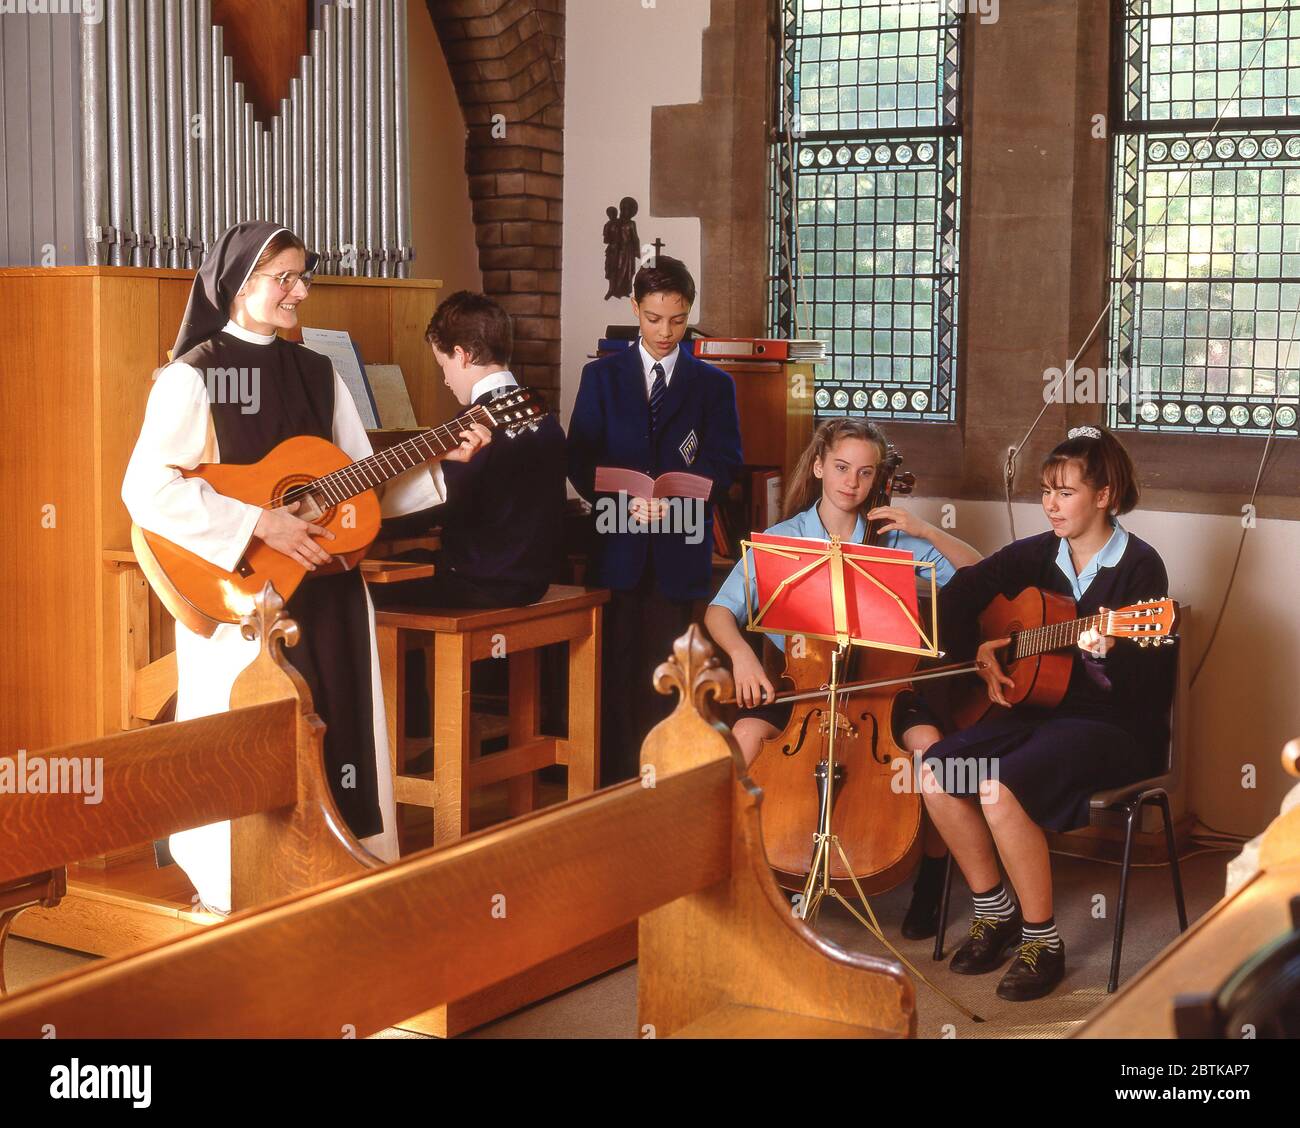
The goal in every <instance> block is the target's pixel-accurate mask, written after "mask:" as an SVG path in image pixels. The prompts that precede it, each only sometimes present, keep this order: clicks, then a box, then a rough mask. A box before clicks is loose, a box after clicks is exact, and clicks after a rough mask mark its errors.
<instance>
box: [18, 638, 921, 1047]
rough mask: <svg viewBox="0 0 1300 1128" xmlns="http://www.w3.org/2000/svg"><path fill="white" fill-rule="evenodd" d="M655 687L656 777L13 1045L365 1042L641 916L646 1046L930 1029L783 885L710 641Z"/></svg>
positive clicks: (297, 917) (70, 1011) (252, 920)
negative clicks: (101, 1040)
mask: <svg viewBox="0 0 1300 1128" xmlns="http://www.w3.org/2000/svg"><path fill="white" fill-rule="evenodd" d="M656 682H657V685H658V687H659V689H660V691H661V692H671V691H672V690H676V691H677V692H678V693H679V694H680V700H679V702H678V705H677V708H676V710H675V711H674V712H673V714H672V715H671V716H670V717H669V718H668V719H667V720H665V721H664V722H663V723H662V724H660V725H659V726H657V727H656V728H655V729H654V730H653V731H652V732H651V733H650V735H649V736H648V737H647V739H646V742H645V745H644V746H643V749H642V763H643V776H642V779H641V780H639V781H632V782H629V783H625V784H622V785H620V786H618V787H615V788H611V789H608V790H606V791H602V792H598V793H596V794H594V795H590V796H588V797H586V798H583V799H577V800H570V801H568V802H566V803H563V804H560V805H558V806H555V807H550V808H548V809H546V810H543V811H539V812H536V813H534V814H532V815H528V816H525V817H523V818H521V819H518V820H516V821H514V822H512V823H509V824H506V825H503V826H501V827H498V828H494V829H490V830H486V831H482V832H480V833H478V834H474V835H470V836H469V837H467V838H465V839H463V840H462V841H460V842H458V843H455V844H453V845H451V846H449V847H444V848H438V847H434V848H432V849H430V850H428V851H425V852H423V853H420V854H417V855H414V856H412V857H410V858H408V859H405V860H403V861H402V862H399V863H397V864H395V865H391V866H387V867H384V868H383V869H380V870H377V871H375V872H373V873H369V874H366V875H363V876H360V877H355V878H352V879H340V880H336V881H333V882H331V883H329V884H328V885H327V886H325V887H323V888H319V889H316V890H312V891H309V892H306V893H302V894H298V895H295V896H292V897H289V898H287V899H284V900H282V901H280V902H279V903H277V904H275V905H271V906H268V907H266V908H263V909H260V910H255V911H252V912H246V913H241V914H238V915H237V916H236V917H234V918H232V919H230V920H228V921H226V922H225V923H223V924H221V925H218V926H216V927H213V928H211V929H208V930H206V931H205V932H204V933H202V934H200V935H196V936H189V937H183V938H179V939H177V940H173V941H168V942H165V943H162V944H158V945H155V946H154V947H152V948H151V949H149V950H148V951H147V952H144V953H141V954H139V955H136V956H131V957H124V958H119V959H114V960H109V961H106V962H105V963H103V964H100V965H98V966H94V967H89V968H85V969H83V970H80V971H77V972H74V973H71V974H69V975H65V976H63V977H61V978H59V979H57V980H54V981H53V982H51V983H49V984H46V985H42V986H37V987H35V988H32V989H30V990H27V991H24V992H20V993H19V994H17V995H14V996H12V997H11V998H10V999H9V1000H8V1001H6V1002H4V1003H3V1004H0V1036H8V1037H41V1036H42V1032H43V1030H45V1029H48V1027H49V1025H53V1027H54V1028H55V1029H56V1030H57V1032H58V1036H59V1037H60V1038H67V1037H114V1038H120V1037H151V1036H182V1035H208V1036H271V1035H275V1036H282V1037H293V1036H314V1037H330V1038H336V1037H339V1036H340V1034H341V1033H354V1034H357V1035H366V1034H370V1033H372V1032H374V1031H377V1030H380V1029H382V1028H384V1027H386V1026H389V1025H391V1024H393V1023H394V1022H397V1021H399V1020H400V1019H401V1018H402V1017H403V1016H404V1015H406V1014H407V1013H409V1012H410V1011H411V1010H412V1009H415V1008H429V1007H433V1006H436V1005H438V1004H440V1003H445V1002H447V1001H448V1000H453V999H458V998H463V997H465V996H466V995H470V994H472V993H474V992H483V991H490V990H492V989H493V988H494V985H499V984H501V983H502V982H504V981H508V980H509V979H510V978H511V977H514V976H518V975H519V974H520V973H522V972H524V971H526V970H527V969H529V968H533V967H536V966H538V965H539V964H543V963H545V962H554V961H557V960H563V959H564V958H565V957H566V956H567V955H569V954H570V953H572V952H574V951H575V950H581V949H582V948H583V946H588V945H591V944H593V943H598V942H599V941H600V939H601V937H602V936H605V935H608V934H609V933H610V931H611V930H613V929H616V928H617V927H618V926H619V925H621V924H623V923H625V922H632V921H639V925H638V927H639V939H640V952H641V956H640V969H639V973H640V974H639V984H638V1012H639V1014H638V1024H639V1030H638V1031H637V1032H638V1033H640V1034H641V1035H642V1036H657V1037H665V1036H670V1035H680V1036H685V1037H690V1036H702V1037H712V1036H744V1037H760V1036H781V1037H786V1036H796V1035H802V1036H817V1037H831V1036H834V1037H844V1036H850V1037H903V1036H909V1035H912V1034H914V1033H915V1024H916V1017H915V1009H914V997H913V988H912V984H911V981H910V980H909V979H908V978H907V976H906V975H905V974H904V973H903V971H902V969H901V968H900V967H899V966H898V965H897V964H895V963H893V962H891V961H886V960H883V959H880V958H878V957H874V956H868V955H863V954H857V953H850V952H847V951H844V950H843V949H841V948H839V947H837V946H836V945H834V944H833V943H831V942H830V941H828V940H826V939H824V938H822V937H819V936H817V935H816V934H814V933H813V932H811V931H810V930H809V929H808V927H807V925H806V924H805V923H804V922H803V921H801V920H799V919H797V918H796V917H795V916H794V915H793V914H792V913H791V912H790V906H789V903H788V901H787V900H786V898H785V896H784V895H783V894H782V892H781V891H780V890H779V889H778V888H777V886H776V884H775V882H774V881H773V879H772V875H771V872H770V870H769V869H768V866H767V860H766V857H765V855H764V852H763V846H762V840H761V833H760V825H759V808H760V803H761V798H762V796H761V792H759V791H758V790H757V789H756V788H755V787H754V786H753V785H752V784H751V783H750V782H749V781H748V779H747V778H745V777H744V776H743V775H742V774H741V770H742V769H741V760H740V756H739V752H738V749H737V748H736V745H735V742H734V740H733V739H732V738H731V736H730V733H729V732H728V731H727V730H726V729H725V728H724V727H723V726H722V725H721V724H719V723H718V722H717V721H716V720H714V718H713V716H712V712H711V707H710V698H712V697H721V698H724V699H725V698H726V697H729V696H730V694H731V678H730V675H729V674H728V673H727V672H726V671H725V670H723V669H721V668H720V667H719V666H718V664H717V662H716V660H715V659H714V658H713V657H712V648H711V647H710V646H709V644H708V643H707V642H706V641H705V640H704V639H703V637H702V635H701V634H700V633H699V631H698V629H697V628H695V627H692V628H691V629H690V631H689V632H688V633H687V634H686V635H685V636H683V638H682V639H680V640H678V643H677V645H676V647H675V654H674V656H673V659H672V660H671V661H669V662H667V663H665V664H664V665H663V666H661V667H660V668H659V670H658V671H657V673H656ZM231 716H232V717H233V716H235V714H231ZM191 723H192V724H198V723H199V722H191ZM645 765H648V769H649V770H648V771H647V770H646V768H645V767H644V766H645ZM47 853H48V851H47ZM323 984H327V985H328V986H327V988H326V989H324V990H323V989H322V985H323Z"/></svg>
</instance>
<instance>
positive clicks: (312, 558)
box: [253, 501, 334, 572]
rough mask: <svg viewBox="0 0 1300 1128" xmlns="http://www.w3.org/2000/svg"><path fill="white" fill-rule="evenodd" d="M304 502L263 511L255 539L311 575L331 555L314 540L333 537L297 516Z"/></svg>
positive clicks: (258, 521)
mask: <svg viewBox="0 0 1300 1128" xmlns="http://www.w3.org/2000/svg"><path fill="white" fill-rule="evenodd" d="M301 504H302V503H301V502H297V501H295V502H294V503H293V504H292V505H286V506H282V507H280V508H277V509H263V510H262V516H260V517H259V518H258V519H257V527H256V528H255V529H254V530H253V536H255V537H258V538H259V539H261V540H262V541H264V542H265V543H266V544H268V545H270V546H271V547H272V548H273V549H275V550H276V552H283V553H284V554H285V556H287V557H289V558H290V559H291V560H296V561H297V562H298V563H299V564H301V565H302V566H303V567H304V568H306V569H307V570H308V571H309V572H314V571H315V570H316V566H317V565H318V564H328V563H329V562H330V561H331V560H332V559H333V557H331V556H330V554H329V553H328V552H326V551H325V550H324V549H323V548H321V546H320V545H319V544H317V543H316V541H315V540H314V539H313V538H315V537H322V538H323V539H325V540H333V539H334V534H333V533H331V532H330V531H329V529H326V528H324V527H323V526H321V525H313V524H312V523H311V522H310V521H304V520H303V519H302V518H301V517H295V516H294V514H295V513H296V512H297V510H298V506H299V505H301Z"/></svg>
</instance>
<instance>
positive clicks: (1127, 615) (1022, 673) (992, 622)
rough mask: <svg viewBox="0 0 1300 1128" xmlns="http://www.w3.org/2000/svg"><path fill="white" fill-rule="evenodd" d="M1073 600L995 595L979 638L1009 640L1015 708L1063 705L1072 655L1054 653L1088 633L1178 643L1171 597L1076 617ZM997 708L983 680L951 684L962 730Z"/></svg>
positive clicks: (1010, 696) (1007, 660)
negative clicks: (1097, 632) (1008, 597)
mask: <svg viewBox="0 0 1300 1128" xmlns="http://www.w3.org/2000/svg"><path fill="white" fill-rule="evenodd" d="M1075 610H1076V608H1075V606H1074V600H1073V599H1071V598H1070V597H1069V596H1066V595H1058V594H1057V593H1056V592H1051V591H1043V590H1041V589H1039V588H1033V587H1031V588H1025V590H1024V591H1022V592H1021V593H1020V594H1019V595H1017V596H1016V597H1015V598H1014V599H1007V598H1006V597H1005V596H1002V595H999V596H997V597H996V598H995V599H994V600H993V601H992V602H991V603H990V604H989V605H988V607H986V608H985V609H984V613H983V614H982V615H981V616H980V636H981V637H982V638H983V639H984V640H985V641H986V642H987V641H989V640H991V639H997V638H1010V639H1011V641H1010V643H1008V644H1007V645H1006V646H1005V647H1003V648H1002V649H1001V650H1000V651H999V652H998V661H999V662H1000V663H1001V665H1002V668H1003V670H1005V671H1006V675H1007V677H1009V678H1010V679H1011V680H1012V681H1014V682H1015V683H1016V684H1015V686H1014V687H1012V688H1004V689H1003V691H1002V695H1003V697H1005V698H1006V699H1007V700H1008V701H1009V702H1011V704H1012V705H1031V706H1037V707H1039V708H1044V709H1050V708H1052V707H1053V706H1054V705H1059V704H1060V702H1061V700H1062V699H1063V698H1064V697H1065V691H1066V689H1067V688H1068V687H1069V684H1070V671H1071V670H1072V669H1073V664H1074V655H1073V654H1055V653H1053V651H1056V650H1065V649H1066V648H1068V647H1074V646H1076V645H1077V644H1078V642H1079V636H1080V635H1081V634H1083V632H1084V631H1087V630H1095V631H1099V632H1101V633H1102V634H1104V635H1110V636H1111V637H1112V638H1117V639H1123V638H1129V639H1135V640H1137V642H1138V644H1139V645H1141V646H1151V645H1155V646H1162V645H1165V644H1172V643H1173V641H1174V637H1173V636H1174V628H1175V627H1176V626H1177V625H1178V604H1176V603H1175V602H1174V601H1173V600H1172V599H1167V598H1166V599H1151V600H1147V601H1144V602H1142V603H1134V604H1132V605H1131V606H1129V607H1121V608H1120V609H1119V610H1118V611H1103V612H1100V613H1098V614H1096V615H1088V616H1085V617H1084V618H1082V619H1077V618H1075V617H1074V616H1075ZM995 709H1002V706H1001V705H995V704H994V703H993V702H992V701H990V700H989V697H988V689H987V687H986V686H985V684H984V682H983V680H980V681H970V680H963V681H962V682H961V683H956V684H954V685H953V693H952V720H953V725H954V726H955V727H956V728H958V729H964V728H968V727H969V726H970V725H973V724H975V723H976V722H977V721H980V720H982V719H983V718H984V717H985V716H987V715H988V714H989V713H990V712H992V711H993V710H995Z"/></svg>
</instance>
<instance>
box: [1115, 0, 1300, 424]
mask: <svg viewBox="0 0 1300 1128" xmlns="http://www.w3.org/2000/svg"><path fill="white" fill-rule="evenodd" d="M1115 3H1116V5H1117V12H1118V14H1119V19H1118V21H1117V24H1116V28H1117V33H1118V34H1119V40H1118V43H1117V44H1116V48H1117V49H1116V59H1115V66H1116V75H1117V92H1118V95H1119V98H1120V99H1121V102H1120V106H1119V110H1120V117H1119V121H1118V122H1117V123H1116V128H1115V130H1114V137H1113V142H1112V144H1113V154H1114V168H1113V176H1114V198H1113V212H1114V232H1113V248H1112V256H1111V266H1110V286H1111V312H1110V347H1109V368H1110V370H1111V372H1112V373H1113V374H1114V375H1113V378H1112V384H1111V387H1112V395H1111V396H1110V403H1109V405H1108V410H1109V413H1110V424H1111V426H1113V427H1117V428H1119V429H1121V430H1122V429H1125V428H1128V429H1137V430H1143V431H1181V432H1192V433H1197V432H1206V433H1217V434H1265V433H1268V432H1269V431H1270V430H1272V431H1274V433H1276V434H1283V435H1287V434H1289V435H1295V434H1296V412H1297V393H1298V392H1300V339H1297V338H1298V337H1300V334H1297V328H1298V326H1297V320H1300V4H1296V3H1294V2H1289V0H1115Z"/></svg>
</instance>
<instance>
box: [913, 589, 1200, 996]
mask: <svg viewBox="0 0 1300 1128" xmlns="http://www.w3.org/2000/svg"><path fill="white" fill-rule="evenodd" d="M1185 611H1186V608H1180V614H1181V613H1184V612H1185ZM1185 621H1186V620H1185V619H1184V622H1185ZM1181 650H1182V648H1181V647H1179V651H1178V652H1179V654H1180V657H1181ZM1177 676H1178V681H1177V683H1176V686H1175V692H1174V699H1173V701H1172V703H1171V704H1170V707H1169V744H1168V748H1167V751H1166V756H1165V770H1164V772H1162V773H1161V774H1160V775H1157V776H1151V777H1150V778H1148V779H1141V780H1138V781H1137V782H1136V783H1130V784H1125V785H1124V786H1123V787H1113V788H1111V789H1110V790H1108V791H1099V792H1097V794H1096V795H1094V796H1093V797H1092V799H1091V800H1090V803H1089V806H1090V809H1091V811H1092V812H1093V813H1094V814H1096V813H1097V812H1100V811H1114V812H1116V813H1118V814H1121V815H1123V816H1124V820H1125V826H1124V857H1123V861H1122V863H1121V865H1120V871H1119V903H1118V904H1117V906H1116V910H1115V939H1114V942H1113V944H1112V946H1111V954H1110V979H1109V980H1108V982H1107V984H1106V993H1107V994H1112V993H1114V991H1115V988H1116V987H1118V986H1119V962H1120V953H1121V951H1122V950H1123V947H1124V918H1125V915H1126V914H1127V912H1128V877H1129V870H1130V868H1131V867H1132V860H1133V831H1134V828H1135V827H1136V826H1137V824H1138V821H1139V819H1140V817H1141V811H1142V808H1143V807H1144V806H1146V805H1147V804H1148V803H1150V804H1151V805H1152V806H1154V807H1158V808H1159V809H1160V811H1161V813H1162V815H1163V817H1164V822H1165V848H1166V850H1167V851H1168V854H1169V875H1170V877H1171V878H1172V879H1173V883H1174V904H1175V906H1176V907H1177V909H1178V931H1179V932H1186V931H1187V906H1186V904H1185V902H1184V900H1183V879H1182V873H1181V872H1180V870H1179V868H1178V848H1177V845H1176V844H1175V842H1174V821H1173V816H1172V815H1171V814H1170V811H1169V792H1171V791H1175V790H1177V787H1178V783H1179V781H1180V779H1181V778H1182V764H1181V763H1180V761H1179V757H1178V754H1177V747H1178V739H1177V738H1178V735H1179V734H1178V729H1180V728H1181V725H1180V724H1179V720H1178V714H1179V710H1180V707H1181V705H1182V680H1181V671H1180V672H1179V674H1178V675H1177ZM952 871H953V861H952V855H951V854H949V855H948V864H947V867H946V869H945V872H944V879H943V899H942V900H941V901H940V903H939V931H938V933H937V934H936V936H935V938H934V958H935V959H936V960H941V959H943V957H944V943H943V942H944V933H945V931H946V930H947V925H948V897H949V895H950V894H951V892H952Z"/></svg>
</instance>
